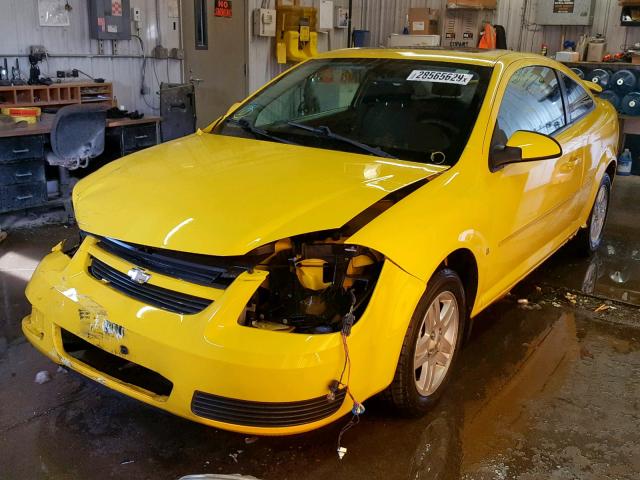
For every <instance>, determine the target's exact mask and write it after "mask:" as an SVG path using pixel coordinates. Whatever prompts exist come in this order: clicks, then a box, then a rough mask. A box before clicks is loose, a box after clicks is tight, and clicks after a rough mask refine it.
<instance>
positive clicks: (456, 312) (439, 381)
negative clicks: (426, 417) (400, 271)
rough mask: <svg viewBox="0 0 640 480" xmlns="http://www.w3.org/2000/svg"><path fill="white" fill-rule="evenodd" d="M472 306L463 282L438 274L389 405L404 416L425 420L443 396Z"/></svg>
mask: <svg viewBox="0 0 640 480" xmlns="http://www.w3.org/2000/svg"><path fill="white" fill-rule="evenodd" d="M466 317H467V307H466V303H465V295H464V287H463V285H462V282H461V281H460V277H459V276H458V274H457V273H456V272H454V271H453V270H451V269H448V268H445V269H442V270H440V271H438V272H436V273H435V274H434V275H433V277H432V278H431V280H429V284H428V285H427V290H426V292H425V293H424V295H423V296H422V298H421V299H420V301H419V302H418V306H417V307H416V310H415V312H414V314H413V316H412V318H411V323H410V324H409V328H408V329H407V333H406V334H405V337H404V341H403V344H402V350H401V352H400V359H399V360H398V366H397V367H396V373H395V376H394V378H393V381H392V382H391V385H390V386H389V387H388V388H387V390H386V391H385V396H386V398H387V400H389V401H390V403H391V404H392V405H393V406H394V407H395V408H396V409H397V410H398V411H399V412H401V413H404V414H408V415H421V414H423V413H425V412H426V411H427V410H429V408H431V407H432V406H433V405H434V404H435V403H436V402H437V400H438V398H439V397H440V396H441V395H442V392H443V391H444V389H445V385H446V384H447V382H448V381H449V377H450V376H451V371H452V367H453V365H454V364H455V361H456V359H457V357H458V352H459V350H460V347H461V344H462V339H463V336H464V335H463V334H464V331H465V324H466Z"/></svg>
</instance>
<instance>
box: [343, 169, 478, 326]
mask: <svg viewBox="0 0 640 480" xmlns="http://www.w3.org/2000/svg"><path fill="white" fill-rule="evenodd" d="M474 190H475V189H474V188H473V186H472V185H471V183H470V182H469V179H467V178H464V176H463V175H462V174H461V173H460V172H459V171H455V170H454V169H451V170H449V171H447V172H445V173H443V174H442V175H440V176H439V177H437V178H435V179H433V180H432V181H430V182H429V183H428V184H426V185H425V186H424V187H422V188H420V189H419V190H417V191H416V192H414V193H413V194H411V195H410V196H408V197H407V198H405V199H403V200H401V201H400V202H398V203H397V204H396V205H394V206H393V207H391V208H390V209H389V210H387V211H385V212H384V213H382V214H381V215H380V216H378V217H377V218H375V219H374V220H373V221H371V222H370V223H369V224H367V225H366V226H365V227H363V228H362V229H361V230H359V231H358V232H356V233H355V234H354V235H353V236H352V237H351V238H350V239H349V240H348V243H355V244H359V245H365V246H367V247H370V248H373V249H374V250H377V251H379V252H380V253H382V254H384V255H385V256H386V257H387V258H389V259H390V260H391V261H393V262H394V263H395V264H397V265H398V266H399V267H400V268H402V269H403V270H405V271H406V272H408V273H409V274H410V275H412V276H414V277H416V278H417V279H419V280H420V281H422V282H424V283H425V284H426V283H427V282H428V281H429V279H430V278H431V276H432V275H433V273H434V272H435V271H436V269H437V268H438V266H439V265H440V264H441V263H442V262H443V260H444V259H445V258H447V257H448V256H449V255H450V254H451V253H452V252H454V251H456V250H459V249H461V248H462V249H468V250H469V251H471V253H472V254H473V255H474V257H475V259H476V263H477V265H478V291H480V289H481V288H482V280H483V278H484V275H483V272H484V271H485V268H486V266H485V263H486V262H485V257H486V255H487V254H488V252H489V241H488V238H487V235H486V234H485V231H486V227H485V225H487V224H488V218H489V217H488V214H489V209H488V207H487V206H486V205H487V203H488V202H483V200H482V199H481V198H478V197H477V194H475V193H474ZM479 307H480V305H478V304H477V303H476V305H474V307H473V311H472V315H474V314H475V313H477V311H479Z"/></svg>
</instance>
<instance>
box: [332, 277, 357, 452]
mask: <svg viewBox="0 0 640 480" xmlns="http://www.w3.org/2000/svg"><path fill="white" fill-rule="evenodd" d="M349 292H350V293H351V306H350V307H349V311H348V312H347V314H346V315H345V316H344V318H343V319H342V331H341V332H340V337H341V339H342V348H343V349H344V364H343V366H342V372H341V373H340V379H339V380H338V381H337V382H335V383H337V385H333V386H331V387H330V390H331V394H330V395H333V397H334V398H335V392H337V390H338V389H339V388H344V389H346V391H347V395H349V398H351V401H352V402H353V408H352V409H351V413H352V417H351V420H349V422H348V423H347V424H346V425H345V426H344V427H342V429H341V430H340V433H339V434H338V444H337V448H336V451H337V453H338V458H340V460H342V458H343V457H344V456H345V455H346V453H347V449H346V448H345V447H343V446H342V437H343V435H344V434H345V433H346V432H347V430H349V429H350V428H352V427H354V426H355V425H357V424H358V423H359V422H360V415H362V414H363V413H364V411H365V408H364V405H362V403H360V402H359V401H358V400H356V398H355V396H354V395H353V393H352V392H351V388H350V387H349V383H350V381H351V356H350V355H349V342H348V341H347V338H348V337H349V335H351V328H352V327H353V324H354V323H355V320H356V317H355V314H354V310H355V308H356V304H357V300H356V294H355V292H354V291H353V290H350V291H349ZM345 373H346V376H347V378H346V380H345Z"/></svg>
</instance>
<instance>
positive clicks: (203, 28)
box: [193, 0, 209, 50]
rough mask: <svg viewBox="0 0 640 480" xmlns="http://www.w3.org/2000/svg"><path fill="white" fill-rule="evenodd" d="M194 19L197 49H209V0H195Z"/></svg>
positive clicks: (195, 45)
mask: <svg viewBox="0 0 640 480" xmlns="http://www.w3.org/2000/svg"><path fill="white" fill-rule="evenodd" d="M193 21H194V47H195V49H196V50H209V9H208V6H207V0H193ZM200 36H202V38H200Z"/></svg>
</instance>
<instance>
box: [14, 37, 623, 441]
mask: <svg viewBox="0 0 640 480" xmlns="http://www.w3.org/2000/svg"><path fill="white" fill-rule="evenodd" d="M598 90H599V87H597V86H596V85H593V84H591V83H589V82H585V81H582V80H580V79H579V78H578V77H577V76H576V75H575V74H574V73H573V72H572V71H571V70H569V69H568V68H566V67H565V66H563V65H561V64H559V63H556V62H554V61H552V60H549V59H547V58H544V57H540V56H537V55H531V54H523V53H514V52H507V51H471V50H468V51H446V50H437V49H434V50H378V49H376V50H373V49H372V50H367V49H354V50H342V51H335V52H330V53H326V54H323V55H320V56H318V57H316V58H314V59H312V60H309V61H306V62H303V63H301V64H299V65H298V66H296V67H295V68H292V69H290V70H289V71H287V72H286V73H284V74H282V75H281V76H279V77H278V78H276V79H275V80H273V81H272V82H271V83H269V84H268V85H267V86H265V87H264V88H262V89H261V90H259V91H258V92H257V93H255V94H254V95H252V96H251V97H249V98H248V99H246V100H245V101H243V102H242V103H241V104H238V105H235V106H233V107H232V108H231V109H230V110H229V112H228V113H227V115H225V116H224V117H222V118H220V119H218V120H217V121H215V122H213V123H212V124H211V125H210V126H209V127H208V128H207V129H205V130H204V131H198V132H197V133H195V134H193V135H190V136H188V137H185V138H182V139H179V140H175V141H172V142H170V143H167V144H164V145H160V146H157V147H154V148H150V149H148V150H145V151H141V152H138V153H135V154H133V155H131V156H129V157H127V158H123V159H121V160H117V161H115V162H113V163H111V164H109V165H107V166H106V167H104V168H102V169H101V170H99V171H98V172H96V173H94V174H93V175H91V176H89V177H88V178H86V179H84V180H82V181H81V182H80V183H78V185H77V186H76V188H75V190H74V193H73V201H74V205H75V211H76V217H77V221H78V225H79V227H80V229H81V231H82V234H81V242H80V243H79V244H78V245H75V246H71V245H63V244H61V245H58V246H56V247H54V249H53V251H52V253H51V254H49V255H48V256H47V257H45V258H44V259H43V260H42V262H41V263H40V265H39V267H38V269H37V271H36V272H35V274H34V276H33V278H32V280H31V282H30V283H29V285H28V287H27V292H26V294H27V297H28V299H29V301H30V302H31V304H32V305H33V309H32V313H31V315H29V316H28V317H26V318H25V319H24V320H23V331H24V334H25V335H26V336H27V338H28V339H29V341H30V342H31V343H32V344H33V345H34V346H35V347H36V348H37V349H38V350H40V351H41V352H42V353H44V354H45V355H46V356H48V357H49V358H50V359H52V360H53V361H54V362H56V363H59V364H62V365H66V366H67V367H69V368H71V369H73V370H76V371H78V372H80V373H81V374H83V375H85V376H87V377H89V378H91V379H94V380H96V381H98V382H100V383H102V384H104V385H106V386H107V387H109V388H112V389H113V390H117V391H118V392H121V393H124V394H125V395H128V396H130V397H133V398H136V399H138V400H141V401H143V402H146V403H148V404H150V405H153V406H156V407H158V408H161V409H164V410H167V411H169V412H171V413H174V414H176V415H180V416H182V417H184V418H187V419H190V420H194V421H197V422H200V423H203V424H206V425H211V426H215V427H219V428H222V429H227V430H233V431H237V432H244V433H248V434H258V435H282V434H293V433H298V432H303V431H307V430H311V429H315V428H318V427H320V426H323V425H325V424H328V423H330V422H332V421H335V420H336V419H338V418H340V417H342V416H344V415H345V414H347V413H349V412H353V413H354V414H355V415H359V414H361V413H362V411H363V408H364V407H363V406H362V402H364V401H365V400H366V399H368V398H370V397H371V396H373V395H376V394H378V393H380V392H383V395H384V396H385V397H386V398H387V399H388V401H389V402H390V403H391V404H392V405H393V406H395V407H396V408H398V409H400V410H402V411H404V412H407V413H411V414H420V413H422V412H424V411H425V410H426V409H428V408H429V407H430V406H431V405H432V404H433V402H434V401H435V400H436V399H437V398H438V396H439V395H440V394H441V393H442V391H443V388H444V387H445V384H446V383H447V380H448V378H449V377H450V374H451V371H452V368H451V367H452V365H453V364H454V363H455V360H456V357H457V355H458V352H459V351H460V348H461V344H462V342H463V340H464V338H465V336H466V335H467V334H468V332H469V330H470V326H471V322H470V320H471V319H472V318H474V317H475V316H476V315H477V314H478V313H479V312H481V311H482V310H483V309H485V308H486V307H487V306H488V305H490V304H491V303H492V302H494V301H495V300H497V299H499V298H500V297H502V296H503V295H505V294H506V293H507V292H508V291H509V289H510V288H511V287H513V286H514V284H516V283H517V282H518V281H519V280H521V279H522V278H523V277H525V276H526V275H527V274H528V273H529V272H531V270H533V269H534V268H535V267H536V266H538V265H540V263H541V262H543V261H544V260H545V259H546V258H547V257H549V256H550V255H551V254H552V253H553V252H555V251H556V250H557V249H558V248H560V247H561V246H562V245H563V244H564V243H566V242H567V241H568V240H570V239H571V238H572V237H576V239H575V242H576V246H577V247H578V248H580V249H582V250H584V251H587V252H588V251H592V250H594V249H596V248H597V247H598V245H599V244H600V242H601V238H602V230H603V225H604V222H605V219H606V214H607V207H608V203H609V202H608V201H609V193H610V190H611V181H612V179H613V176H614V173H615V170H616V149H617V142H618V123H617V120H616V112H615V111H614V109H613V108H612V107H611V106H610V105H609V104H608V103H606V102H605V101H603V100H600V99H598V98H597V97H596V96H594V92H597V91H598Z"/></svg>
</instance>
